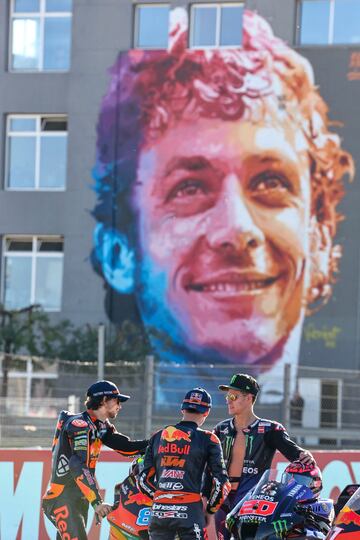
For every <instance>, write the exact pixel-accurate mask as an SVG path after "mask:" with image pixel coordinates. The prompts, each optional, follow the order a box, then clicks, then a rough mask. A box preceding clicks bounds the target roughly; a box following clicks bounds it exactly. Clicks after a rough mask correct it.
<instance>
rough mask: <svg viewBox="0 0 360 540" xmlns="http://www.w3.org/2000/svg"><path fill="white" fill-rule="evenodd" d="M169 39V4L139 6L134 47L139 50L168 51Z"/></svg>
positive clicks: (136, 15) (136, 14) (136, 13)
mask: <svg viewBox="0 0 360 540" xmlns="http://www.w3.org/2000/svg"><path fill="white" fill-rule="evenodd" d="M168 39H169V6H168V4H143V5H140V4H139V5H137V6H136V12H135V43H134V46H135V47H137V48H139V49H166V48H167V46H168Z"/></svg>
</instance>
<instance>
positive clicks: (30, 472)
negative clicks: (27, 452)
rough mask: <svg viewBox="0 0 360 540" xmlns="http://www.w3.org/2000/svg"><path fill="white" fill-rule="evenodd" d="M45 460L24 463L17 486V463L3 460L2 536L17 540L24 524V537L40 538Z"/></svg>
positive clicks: (0, 484) (0, 489) (0, 490)
mask: <svg viewBox="0 0 360 540" xmlns="http://www.w3.org/2000/svg"><path fill="white" fill-rule="evenodd" d="M42 474H43V463H42V462H38V461H32V462H28V463H24V464H23V466H22V469H21V472H20V475H19V479H18V482H17V484H16V488H15V485H14V478H15V475H14V463H13V462H11V461H3V462H0V478H1V482H0V538H3V539H4V540H5V539H6V540H16V537H17V534H18V531H19V527H20V524H21V523H22V535H21V536H22V539H24V540H25V539H26V540H38V537H39V516H40V500H41V483H42Z"/></svg>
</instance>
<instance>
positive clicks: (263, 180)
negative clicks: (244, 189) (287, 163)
mask: <svg viewBox="0 0 360 540" xmlns="http://www.w3.org/2000/svg"><path fill="white" fill-rule="evenodd" d="M251 188H252V189H253V190H254V191H256V192H258V193H259V192H265V191H267V192H268V191H291V184H290V183H289V181H288V180H287V179H286V178H284V177H283V176H281V175H279V174H276V173H271V172H269V173H266V174H262V175H260V176H258V177H256V178H255V179H254V181H253V182H252V185H251Z"/></svg>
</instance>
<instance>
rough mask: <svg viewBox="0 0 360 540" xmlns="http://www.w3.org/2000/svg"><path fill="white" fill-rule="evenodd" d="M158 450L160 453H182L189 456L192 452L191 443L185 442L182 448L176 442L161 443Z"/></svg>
mask: <svg viewBox="0 0 360 540" xmlns="http://www.w3.org/2000/svg"><path fill="white" fill-rule="evenodd" d="M158 452H159V454H182V455H184V456H187V455H188V454H189V453H190V444H185V446H183V447H182V448H180V447H179V446H178V445H177V444H175V443H168V444H166V445H165V446H161V445H160V446H159V450H158Z"/></svg>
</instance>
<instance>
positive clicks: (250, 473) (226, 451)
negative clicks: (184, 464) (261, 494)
mask: <svg viewBox="0 0 360 540" xmlns="http://www.w3.org/2000/svg"><path fill="white" fill-rule="evenodd" d="M242 431H243V434H244V436H245V455H244V462H243V468H242V473H241V476H240V477H230V482H232V483H237V482H238V486H237V488H236V489H232V490H231V491H230V493H229V496H228V498H227V500H226V502H225V504H224V505H223V506H222V507H221V509H220V510H219V511H218V512H217V513H216V516H215V521H216V529H217V533H218V538H219V540H223V539H229V538H230V535H229V533H228V531H227V530H226V528H225V518H226V515H227V513H228V512H229V511H230V510H231V509H232V508H234V506H235V505H236V504H237V503H238V502H239V501H240V500H241V499H242V498H243V497H244V496H245V495H246V494H247V493H248V491H250V489H252V488H253V486H254V485H255V484H256V483H257V482H258V480H259V479H260V477H261V475H262V474H263V472H264V471H266V470H267V469H270V467H271V462H272V459H273V457H274V454H275V452H276V450H279V452H281V453H282V454H283V455H284V456H285V457H286V458H287V459H288V460H289V461H295V460H296V459H298V457H299V455H300V453H301V452H302V451H303V448H300V446H298V445H297V444H296V443H295V442H294V441H292V440H291V439H290V438H289V435H288V434H287V432H286V431H285V428H284V426H282V425H281V424H279V422H275V421H273V420H267V419H262V418H257V419H256V420H255V421H254V422H253V423H252V424H250V425H249V426H248V427H247V428H244V429H243V430H242ZM214 433H215V434H216V435H217V437H218V438H219V440H220V442H221V446H222V449H223V455H224V460H225V465H226V468H227V470H228V469H229V466H230V463H231V460H232V451H233V446H234V442H235V439H236V434H237V431H236V428H235V424H234V419H233V418H229V419H227V420H224V421H223V422H220V423H219V424H217V425H216V426H215V429H214ZM210 487H211V473H210V472H209V471H207V472H206V475H205V482H204V486H203V493H204V495H205V496H206V497H208V496H209V494H210Z"/></svg>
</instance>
